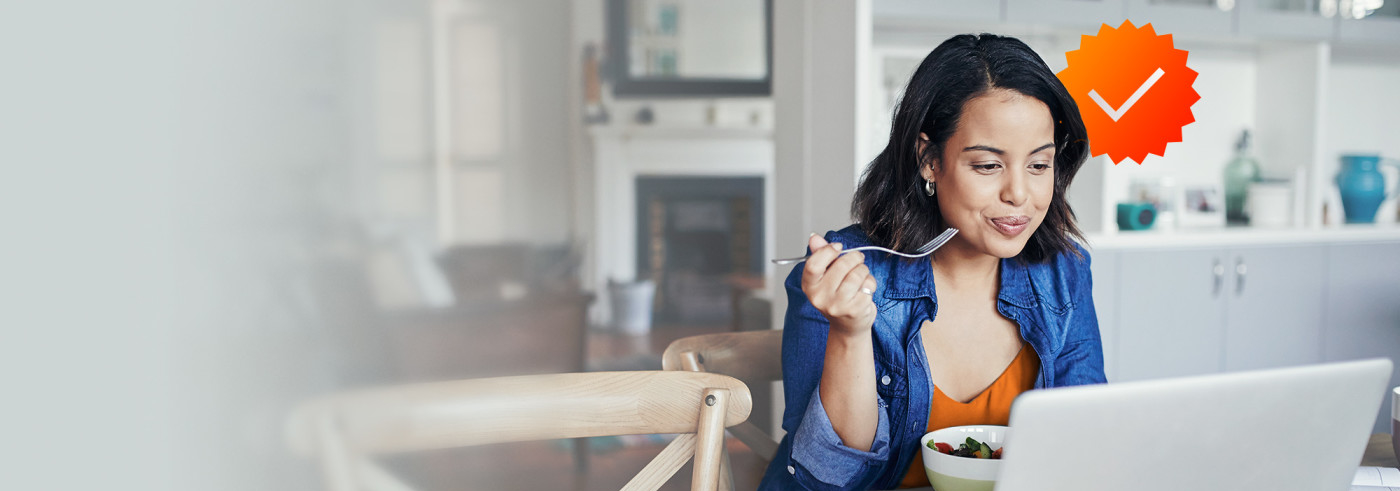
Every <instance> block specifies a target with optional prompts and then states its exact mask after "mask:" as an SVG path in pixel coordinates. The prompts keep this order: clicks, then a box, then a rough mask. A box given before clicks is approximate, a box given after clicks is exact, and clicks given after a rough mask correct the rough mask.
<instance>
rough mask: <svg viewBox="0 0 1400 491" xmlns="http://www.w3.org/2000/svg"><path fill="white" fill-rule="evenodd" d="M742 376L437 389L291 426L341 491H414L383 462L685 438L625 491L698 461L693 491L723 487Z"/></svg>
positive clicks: (363, 396) (339, 406) (401, 391)
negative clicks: (531, 444) (423, 454)
mask: <svg viewBox="0 0 1400 491" xmlns="http://www.w3.org/2000/svg"><path fill="white" fill-rule="evenodd" d="M752 404H753V401H752V400H751V397H750V395H749V389H748V387H747V386H745V385H744V383H743V382H740V381H739V380H737V379H734V378H732V377H728V376H724V375H719V374H709V373H684V372H658V371H643V372H595V373H565V374H552V375H529V376H519V377H498V378H486V379H472V380H458V381H450V382H432V383H423V384H413V385H404V386H397V387H388V388H379V389H367V390H361V391H352V392H346V393H342V394H336V395H331V396H327V397H322V398H318V399H314V400H311V401H308V402H305V403H303V404H301V405H300V406H298V407H297V408H296V409H295V410H294V411H293V412H292V415H291V417H290V418H289V420H288V428H287V430H288V432H287V433H288V439H289V444H290V445H291V447H292V448H293V450H295V451H297V452H299V453H301V454H304V455H312V456H315V457H316V458H317V459H319V460H320V463H321V466H322V471H323V474H324V478H325V480H326V484H327V487H328V489H330V490H331V491H352V490H354V491H361V490H375V491H407V490H410V489H411V487H410V486H408V485H407V484H405V483H404V482H403V481H401V480H399V479H398V478H396V477H394V476H393V475H391V474H390V473H389V472H387V471H386V470H384V468H382V467H380V466H379V465H377V464H376V463H375V462H374V461H373V460H371V457H372V456H374V455H376V454H387V453H394V452H409V451H418V450H431V449H444V448H452V447H466V446H475V445H486V444H492V443H504V442H520V441H532V440H553V439H563V438H583V437H593V436H606V435H631V434H653V433H661V434H666V433H680V434H681V435H679V436H677V437H676V439H675V440H673V441H672V442H671V443H670V444H669V445H667V446H666V447H665V449H663V450H662V451H661V453H660V454H659V455H658V456H657V457H656V458H655V459H653V460H652V461H651V462H650V463H649V464H647V465H646V467H645V468H643V469H642V470H641V471H640V472H639V473H638V474H637V475H636V476H635V477H633V478H632V480H631V481H630V482H628V483H627V485H626V486H625V487H624V488H623V489H624V490H643V489H645V490H654V489H657V488H659V487H660V486H661V485H662V484H664V483H665V482H666V481H668V480H670V478H671V476H672V475H673V474H675V473H676V471H677V470H679V469H680V468H681V467H682V466H683V465H685V463H686V462H687V461H689V460H690V459H691V456H692V455H693V456H694V459H695V472H694V475H693V476H692V478H691V489H693V490H702V489H703V490H714V489H717V487H718V486H719V484H720V481H721V473H720V456H721V452H722V450H723V446H724V429H725V428H726V427H729V426H733V425H736V424H739V423H740V422H742V421H744V420H745V419H747V418H748V416H749V412H750V410H751V409H752Z"/></svg>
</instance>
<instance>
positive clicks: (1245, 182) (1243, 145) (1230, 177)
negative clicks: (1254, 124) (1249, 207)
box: [1225, 130, 1259, 224]
mask: <svg viewBox="0 0 1400 491" xmlns="http://www.w3.org/2000/svg"><path fill="white" fill-rule="evenodd" d="M1249 144H1250V141H1249V130H1244V131H1243V132H1241V133H1240V139H1239V140H1238V141H1237V142H1236V143H1235V158H1234V159H1231V160H1230V163H1228V164H1225V220H1226V221H1228V222H1230V223H1236V224H1245V223H1249V217H1248V216H1246V215H1245V213H1244V201H1245V198H1246V197H1247V196H1246V194H1247V193H1248V192H1249V184H1250V183H1252V182H1255V181H1258V180H1259V161H1258V160H1255V158H1254V156H1253V155H1252V154H1251V153H1250V149H1249Z"/></svg>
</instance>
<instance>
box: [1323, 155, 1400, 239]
mask: <svg viewBox="0 0 1400 491" xmlns="http://www.w3.org/2000/svg"><path fill="white" fill-rule="evenodd" d="M1382 165H1391V166H1395V167H1396V168H1397V169H1400V163H1397V161H1396V160H1395V159H1383V158H1381V156H1380V155H1355V154H1353V155H1343V156H1342V168H1341V170H1340V171H1339V172H1337V179H1336V182H1337V190H1338V191H1339V192H1341V195H1342V212H1343V213H1344V214H1345V215H1346V221H1347V223H1375V221H1376V209H1378V208H1380V207H1381V202H1382V201H1385V200H1387V199H1389V198H1390V197H1392V196H1394V195H1395V190H1394V189H1391V190H1389V191H1387V190H1386V189H1385V175H1384V174H1381V171H1380V166H1382Z"/></svg>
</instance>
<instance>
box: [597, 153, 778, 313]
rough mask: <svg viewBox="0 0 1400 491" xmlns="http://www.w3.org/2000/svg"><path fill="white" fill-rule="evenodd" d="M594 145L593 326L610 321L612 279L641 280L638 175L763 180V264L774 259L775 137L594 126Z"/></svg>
mask: <svg viewBox="0 0 1400 491" xmlns="http://www.w3.org/2000/svg"><path fill="white" fill-rule="evenodd" d="M589 134H590V136H591V137H592V143H593V166H594V173H593V177H594V186H593V192H594V193H595V194H594V199H593V201H592V202H593V203H594V205H595V209H594V221H593V241H592V244H591V249H590V250H589V252H588V263H591V264H585V266H584V281H585V283H586V284H587V285H589V286H591V287H592V288H593V290H594V291H595V292H597V294H598V297H597V301H595V302H594V304H593V308H592V309H591V310H590V312H589V320H590V322H592V323H594V324H595V325H606V324H607V323H608V322H609V321H610V319H611V312H610V308H609V303H610V302H609V298H608V291H607V282H608V279H609V278H613V279H616V280H620V281H631V280H633V279H635V277H636V274H637V268H636V265H637V259H636V258H637V230H636V228H637V227H636V217H637V202H636V180H637V177H639V176H704V177H762V178H763V179H764V180H763V201H764V202H763V221H764V229H765V230H764V243H763V255H764V257H765V258H769V257H774V256H773V238H772V230H773V223H774V206H773V167H774V166H773V132H772V130H771V129H767V128H722V127H704V126H701V127H647V126H597V127H592V128H590V129H589Z"/></svg>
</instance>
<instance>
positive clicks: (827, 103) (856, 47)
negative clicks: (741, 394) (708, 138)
mask: <svg viewBox="0 0 1400 491" xmlns="http://www.w3.org/2000/svg"><path fill="white" fill-rule="evenodd" d="M870 36H871V20H870V0H850V1H839V2H831V1H824V0H775V1H774V3H773V100H774V107H775V113H774V117H775V119H774V134H773V138H774V152H775V159H776V164H777V165H776V168H775V173H774V176H775V178H774V190H775V192H776V195H777V196H776V199H775V200H774V202H775V203H776V206H775V208H776V210H775V216H776V218H777V219H776V221H775V222H774V226H773V227H772V230H773V232H774V233H775V234H777V235H776V236H775V237H774V238H773V239H774V240H773V243H774V244H775V245H776V249H777V250H776V251H775V254H776V255H777V256H779V257H788V256H795V255H798V254H801V253H802V252H804V251H805V250H806V249H805V247H806V243H807V236H808V234H810V233H812V232H817V233H824V232H826V231H827V230H836V229H839V228H842V227H845V226H846V225H848V224H850V223H851V217H850V207H851V195H852V193H853V192H854V191H855V184H856V175H857V174H856V173H857V172H858V169H863V168H864V167H865V164H866V163H867V162H868V161H869V159H870V156H871V153H870V152H868V151H866V149H865V147H866V145H865V142H866V141H867V139H866V138H865V120H864V119H862V118H863V116H864V115H865V114H867V113H866V111H865V110H864V107H865V104H867V102H866V98H867V94H868V92H869V90H867V87H866V85H867V83H868V80H869V70H868V68H867V66H868V65H869V59H870ZM769 267H770V270H769V275H768V277H769V278H770V279H771V281H770V282H769V285H768V287H769V288H770V292H771V293H772V299H773V325H774V326H776V327H777V328H779V329H781V328H782V325H783V314H784V312H785V311H786V310H787V294H786V292H785V291H784V289H783V280H784V279H786V278H787V275H788V272H789V271H790V270H791V268H792V266H779V267H773V266H771V265H770V266H769ZM775 393H778V394H781V393H782V392H775ZM782 402H783V401H782V399H781V398H778V399H777V400H776V401H775V404H774V409H775V417H774V421H775V422H778V423H780V422H781V421H782V410H783V407H782V406H783V404H782ZM773 431H774V432H775V433H777V432H779V431H780V430H779V429H777V428H774V430H773Z"/></svg>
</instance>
